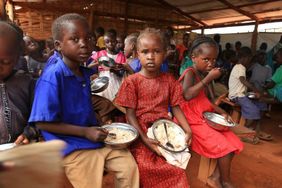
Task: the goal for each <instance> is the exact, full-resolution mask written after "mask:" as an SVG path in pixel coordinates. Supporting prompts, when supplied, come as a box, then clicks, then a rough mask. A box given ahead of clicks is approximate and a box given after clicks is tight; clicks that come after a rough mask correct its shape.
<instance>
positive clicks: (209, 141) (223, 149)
mask: <svg viewBox="0 0 282 188" xmlns="http://www.w3.org/2000/svg"><path fill="white" fill-rule="evenodd" d="M217 55H218V46H217V44H216V43H215V41H214V40H213V39H211V38H208V37H200V38H197V39H195V40H194V42H193V44H192V46H191V59H192V61H193V63H194V64H193V67H189V68H188V69H186V70H185V71H184V72H183V74H182V76H181V77H180V78H179V81H180V82H181V84H182V87H183V95H184V99H185V100H184V101H182V103H181V105H180V107H181V109H182V110H183V112H184V114H185V116H186V118H187V120H188V122H189V125H190V127H191V129H192V133H193V136H192V143H191V148H192V150H194V151H195V152H196V153H198V154H200V155H202V156H205V157H208V158H213V159H217V167H216V169H215V171H214V173H213V175H212V176H210V177H209V180H208V183H209V184H210V185H212V186H213V187H226V188H227V187H228V188H230V187H233V185H232V183H231V181H230V166H231V160H232V158H233V156H234V153H239V152H240V151H242V149H243V145H242V143H241V141H240V140H239V138H238V137H237V136H236V135H235V134H234V133H233V132H231V131H225V132H220V131H217V130H215V129H213V128H211V127H210V126H209V125H208V124H207V122H206V121H205V120H204V118H203V113H204V112H214V111H215V112H216V113H219V114H221V115H223V116H225V117H226V118H230V117H228V115H227V113H226V112H225V111H224V110H222V109H221V108H219V107H217V106H216V105H214V104H213V103H212V102H210V100H209V99H208V97H207V93H208V92H209V93H212V92H211V91H212V89H211V86H210V83H211V81H212V80H214V79H216V78H218V77H219V76H220V75H221V73H220V70H219V69H218V68H214V65H215V62H216V59H217Z"/></svg>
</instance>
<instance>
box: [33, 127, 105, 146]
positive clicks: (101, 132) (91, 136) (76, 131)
mask: <svg viewBox="0 0 282 188" xmlns="http://www.w3.org/2000/svg"><path fill="white" fill-rule="evenodd" d="M36 126H37V127H38V128H39V129H41V130H44V131H48V132H52V133H57V134H62V135H72V136H78V137H84V138H87V139H88V140H91V141H93V142H99V141H104V140H105V138H106V137H107V135H108V131H107V130H105V129H102V128H99V127H80V126H76V125H72V124H66V123H59V122H58V123H53V122H52V123H49V122H38V123H36Z"/></svg>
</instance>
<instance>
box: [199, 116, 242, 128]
mask: <svg viewBox="0 0 282 188" xmlns="http://www.w3.org/2000/svg"><path fill="white" fill-rule="evenodd" d="M203 117H204V118H205V120H206V122H207V123H208V125H209V126H211V127H212V128H214V129H216V130H218V131H227V130H229V128H231V127H235V126H236V125H237V124H236V123H234V122H228V121H227V120H226V119H225V118H224V117H223V116H222V115H219V114H217V113H213V112H204V113H203Z"/></svg>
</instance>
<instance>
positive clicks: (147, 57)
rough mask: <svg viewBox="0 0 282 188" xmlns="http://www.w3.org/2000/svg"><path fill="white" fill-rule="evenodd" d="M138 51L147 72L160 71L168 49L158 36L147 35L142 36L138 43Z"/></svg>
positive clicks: (143, 68)
mask: <svg viewBox="0 0 282 188" xmlns="http://www.w3.org/2000/svg"><path fill="white" fill-rule="evenodd" d="M137 53H138V58H139V59H140V62H141V65H142V70H144V71H145V72H146V73H149V72H150V73H154V72H159V71H160V67H161V65H162V63H163V61H164V58H165V54H166V51H165V50H164V47H163V45H162V42H161V39H160V38H159V37H158V36H156V35H145V36H144V37H143V38H141V39H140V41H139V44H138V50H137Z"/></svg>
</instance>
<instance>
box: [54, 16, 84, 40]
mask: <svg viewBox="0 0 282 188" xmlns="http://www.w3.org/2000/svg"><path fill="white" fill-rule="evenodd" d="M73 20H81V21H83V22H85V23H87V20H86V18H85V17H84V16H82V15H80V14H76V13H69V14H64V15H62V16H60V17H58V18H57V19H56V20H55V21H54V22H53V24H52V36H53V39H54V40H61V39H62V29H63V28H64V27H65V24H67V23H68V22H70V21H73Z"/></svg>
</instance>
